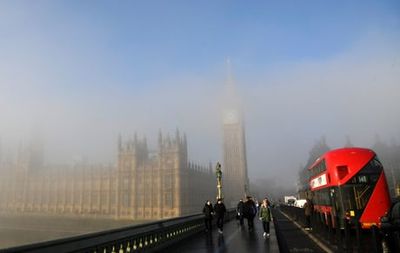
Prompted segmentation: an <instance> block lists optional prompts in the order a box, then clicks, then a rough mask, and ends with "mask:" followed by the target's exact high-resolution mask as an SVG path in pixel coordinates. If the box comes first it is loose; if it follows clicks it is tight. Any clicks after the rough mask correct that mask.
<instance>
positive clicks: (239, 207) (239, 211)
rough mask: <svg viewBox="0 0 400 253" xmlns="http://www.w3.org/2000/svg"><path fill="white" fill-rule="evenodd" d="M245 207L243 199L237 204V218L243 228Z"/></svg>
mask: <svg viewBox="0 0 400 253" xmlns="http://www.w3.org/2000/svg"><path fill="white" fill-rule="evenodd" d="M243 205H244V203H243V199H240V200H239V203H238V204H237V207H236V213H237V216H236V217H237V219H238V220H239V222H240V225H241V226H243V223H244V222H243V219H244V217H243Z"/></svg>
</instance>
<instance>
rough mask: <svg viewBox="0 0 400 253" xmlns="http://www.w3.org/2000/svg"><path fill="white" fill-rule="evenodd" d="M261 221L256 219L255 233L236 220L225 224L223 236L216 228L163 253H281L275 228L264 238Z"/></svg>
mask: <svg viewBox="0 0 400 253" xmlns="http://www.w3.org/2000/svg"><path fill="white" fill-rule="evenodd" d="M263 232H264V231H263V228H262V224H261V221H259V220H258V219H254V231H253V232H249V230H248V229H247V222H246V220H245V225H244V226H240V225H239V224H238V222H237V221H236V220H232V221H229V222H228V223H225V224H224V232H223V234H219V233H218V231H217V229H216V228H214V229H213V231H212V232H203V233H200V234H197V235H194V236H192V237H190V238H188V239H186V240H183V241H182V242H180V243H179V244H177V245H173V246H172V247H170V248H167V249H165V250H163V252H171V253H175V252H176V253H178V252H179V253H181V252H193V253H200V252H207V253H227V252H235V253H237V252H251V253H258V252H279V247H278V241H277V238H276V236H275V227H274V224H273V222H271V223H270V237H269V238H264V237H263Z"/></svg>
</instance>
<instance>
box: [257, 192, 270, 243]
mask: <svg viewBox="0 0 400 253" xmlns="http://www.w3.org/2000/svg"><path fill="white" fill-rule="evenodd" d="M259 218H260V220H261V221H262V225H263V229H264V233H263V237H264V238H265V237H266V238H269V223H270V221H272V213H271V209H270V206H269V201H268V199H267V198H265V199H263V201H262V204H261V206H260V212H259Z"/></svg>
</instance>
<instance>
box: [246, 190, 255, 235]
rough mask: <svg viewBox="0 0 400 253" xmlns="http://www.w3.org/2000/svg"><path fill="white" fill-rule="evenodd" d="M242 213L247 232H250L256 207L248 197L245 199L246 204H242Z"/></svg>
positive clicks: (252, 227)
mask: <svg viewBox="0 0 400 253" xmlns="http://www.w3.org/2000/svg"><path fill="white" fill-rule="evenodd" d="M243 212H244V216H245V218H246V219H247V225H248V228H249V232H252V231H253V229H254V217H255V216H256V214H257V206H256V203H254V201H253V198H252V197H250V196H247V197H246V202H244V204H243Z"/></svg>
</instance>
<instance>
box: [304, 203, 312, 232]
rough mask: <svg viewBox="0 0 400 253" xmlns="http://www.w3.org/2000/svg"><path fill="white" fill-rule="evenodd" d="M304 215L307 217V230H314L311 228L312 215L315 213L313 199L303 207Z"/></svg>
mask: <svg viewBox="0 0 400 253" xmlns="http://www.w3.org/2000/svg"><path fill="white" fill-rule="evenodd" d="M303 208H304V215H305V216H306V227H305V230H312V228H311V215H312V213H313V211H314V205H313V203H312V201H311V199H309V198H307V200H306V203H305V204H304V206H303Z"/></svg>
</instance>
